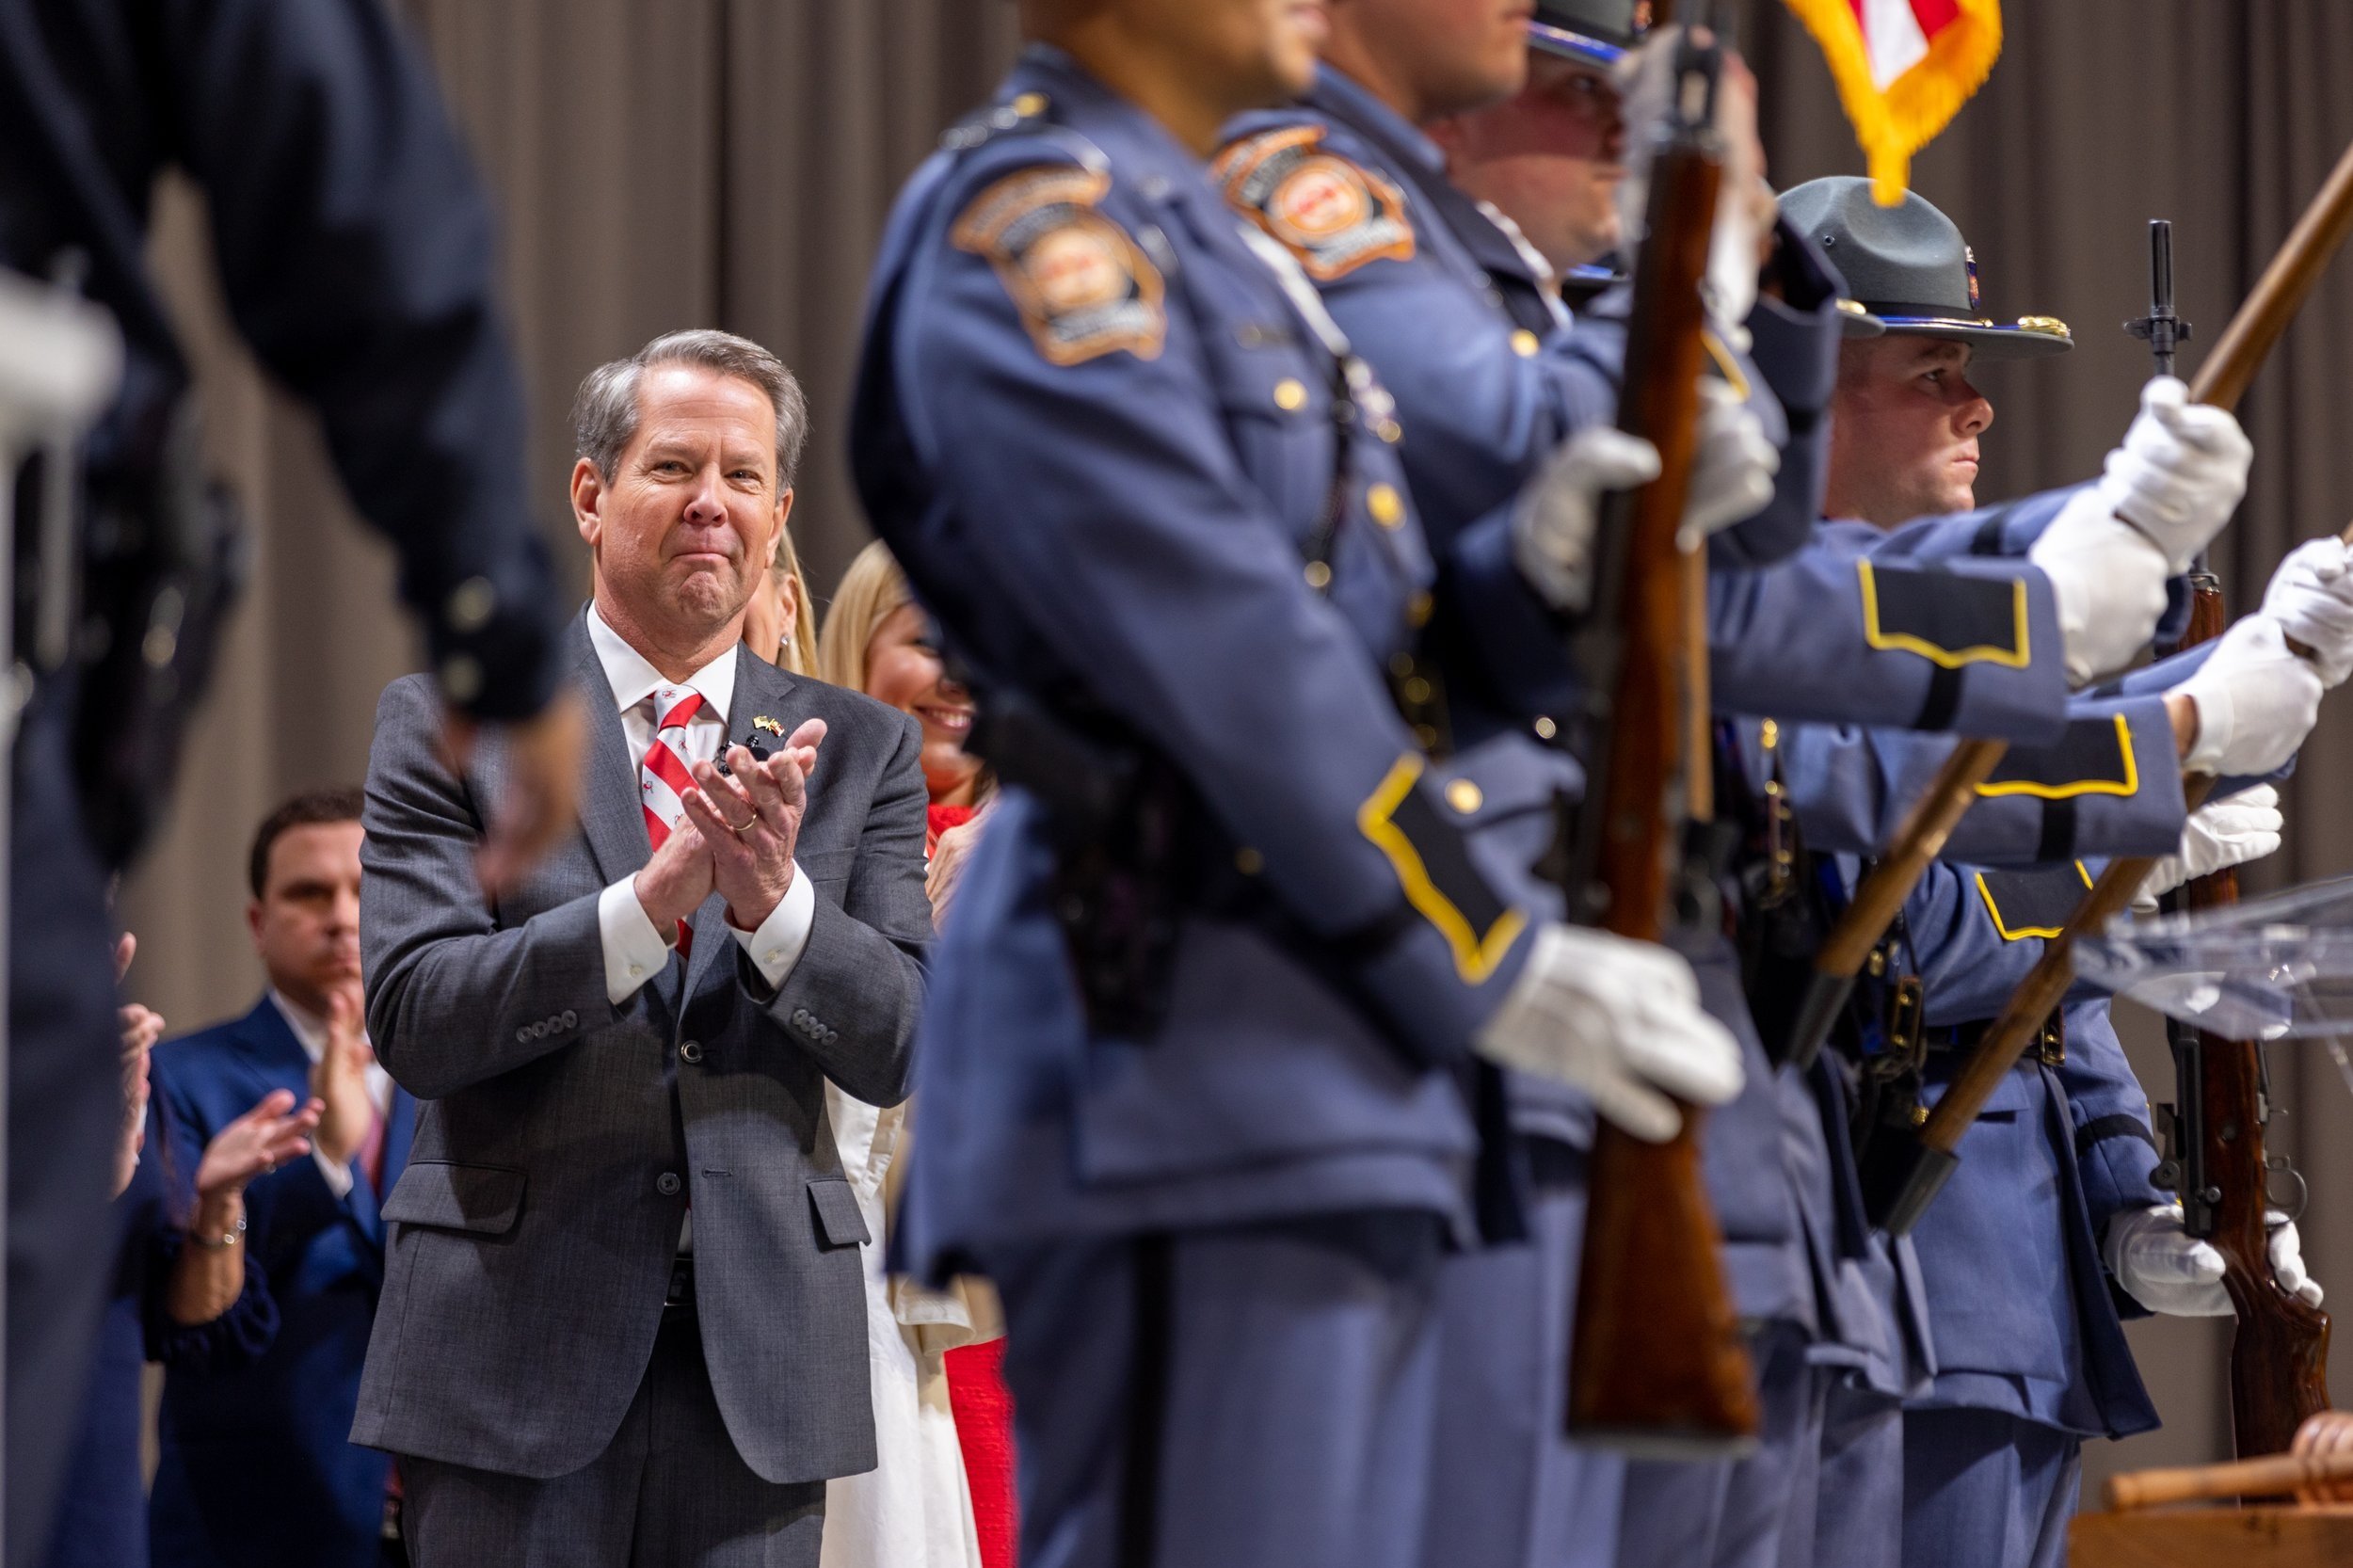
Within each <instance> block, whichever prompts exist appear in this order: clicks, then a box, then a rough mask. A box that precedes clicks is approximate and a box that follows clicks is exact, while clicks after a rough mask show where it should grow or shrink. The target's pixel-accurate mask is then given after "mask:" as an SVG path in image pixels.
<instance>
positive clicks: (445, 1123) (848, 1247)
mask: <svg viewBox="0 0 2353 1568" xmlns="http://www.w3.org/2000/svg"><path fill="white" fill-rule="evenodd" d="M571 637H572V651H573V661H574V666H575V679H576V680H578V681H579V682H580V683H581V686H582V688H583V689H584V691H585V692H586V693H588V694H589V702H588V707H589V710H590V712H591V713H592V714H593V715H594V719H593V724H592V730H591V737H590V743H589V754H588V758H587V760H586V762H585V764H584V768H585V776H584V778H583V780H582V785H581V829H582V831H581V832H580V834H579V835H578V836H576V837H575V838H573V839H572V840H570V841H569V842H568V843H567V844H565V845H563V846H561V847H560V848H558V849H557V850H556V851H555V852H554V854H552V856H550V857H549V858H548V859H547V860H546V861H545V862H544V863H543V864H542V865H541V866H540V867H539V869H538V870H537V871H536V872H534V873H533V875H532V876H531V878H530V880H529V881H528V882H527V883H525V884H524V886H522V887H521V888H520V889H518V890H517V891H515V892H514V893H512V894H510V895H509V896H507V897H505V898H503V899H501V900H500V901H499V902H498V903H497V904H496V906H495V907H491V908H488V909H486V908H485V907H484V906H483V898H482V894H481V891H480V889H479V888H478V887H477V885H476V884H475V881H474V876H473V869H472V861H473V855H474V850H475V847H476V845H477V844H478V843H479V842H480V840H481V838H482V834H483V809H482V803H483V802H485V801H487V800H494V799H496V798H498V796H499V786H500V783H501V773H502V771H503V770H502V759H501V758H500V757H499V756H498V755H497V753H496V752H495V750H494V749H493V748H491V747H489V746H485V747H484V748H483V749H482V755H481V756H480V757H479V759H478V760H477V762H476V763H475V765H474V766H472V768H471V769H470V770H469V772H468V775H467V776H465V777H463V778H459V777H456V776H452V775H451V773H450V771H449V770H448V768H447V767H446V766H445V765H444V764H443V763H442V761H441V760H440V752H439V749H438V733H439V726H440V710H439V707H438V704H437V702H436V699H435V696H434V693H433V689H432V687H431V685H430V684H429V683H428V682H427V680H425V678H424V677H422V676H410V677H408V678H406V679H404V680H396V681H394V682H393V683H392V685H391V686H390V687H389V688H387V689H386V691H385V693H384V698H383V701H382V703H381V705H380V706H379V707H378V709H377V711H376V740H375V744H374V745H373V747H372V748H371V750H370V753H369V758H368V785H367V814H366V827H367V843H366V849H365V852H364V856H363V859H364V864H365V869H366V876H365V879H364V881H363V884H362V895H361V904H360V934H361V943H362V947H363V950H364V961H365V968H366V978H367V997H368V1026H369V1030H370V1032H371V1033H372V1034H373V1035H374V1038H375V1042H376V1054H377V1055H378V1057H379V1058H380V1059H381V1060H382V1062H383V1064H384V1065H385V1067H386V1068H387V1069H388V1070H390V1072H391V1073H392V1077H393V1078H395V1079H396V1080H399V1081H400V1083H401V1084H402V1085H403V1086H404V1087H406V1088H407V1089H408V1090H409V1091H410V1092H411V1093H412V1094H414V1095H416V1096H418V1098H419V1099H420V1100H421V1101H423V1102H424V1103H423V1106H422V1113H421V1116H420V1120H419V1124H418V1128H417V1135H416V1146H415V1149H414V1151H413V1152H412V1153H411V1155H410V1156H409V1160H408V1170H407V1171H406V1172H405V1173H404V1174H403V1175H402V1176H401V1178H400V1181H399V1183H398V1184H397V1185H396V1186H395V1187H394V1188H393V1189H392V1192H391V1194H390V1195H389V1196H388V1197H387V1198H386V1199H385V1201H384V1207H383V1214H384V1218H385V1220H386V1221H388V1222H389V1223H390V1246H389V1252H388V1256H387V1258H386V1264H385V1281H384V1294H383V1301H382V1304H381V1305H380V1307H379V1308H378V1310H377V1312H376V1329H375V1336H374V1338H373V1340H372V1341H371V1342H370V1345H369V1348H368V1361H367V1370H366V1374H365V1376H364V1379H363V1381H362V1382H361V1384H360V1409H359V1416H358V1418H357V1419H356V1420H355V1421H354V1422H353V1425H352V1438H353V1440H354V1441H356V1442H360V1443H364V1444H369V1445H371V1446H373V1447H376V1448H389V1449H392V1451H393V1452H395V1453H407V1454H417V1455H421V1456H424V1457H425V1458H429V1459H438V1460H443V1461H447V1462H449V1463H451V1464H466V1465H472V1466H474V1467H476V1468H480V1469H488V1470H496V1471H501V1472H504V1473H507V1474H513V1475H522V1476H535V1477H543V1478H544V1477H552V1476H558V1475H562V1474H565V1473H567V1472H568V1471H571V1470H574V1469H577V1468H579V1467H580V1466H581V1465H583V1464H587V1463H588V1462H589V1461H590V1460H592V1459H594V1458H595V1457H596V1456H597V1455H598V1454H599V1453H600V1452H602V1451H603V1449H604V1447H605V1445H606V1444H607V1443H608V1442H609V1441H610V1440H611V1438H612V1436H613V1434H614V1432H616V1430H617V1429H618V1428H619V1426H620V1422H621V1417H622V1416H623V1415H624V1414H625V1413H626V1412H627V1410H628V1408H629V1404H630V1400H631V1399H632V1397H633V1396H634V1394H635V1393H636V1390H637V1385H638V1383H639V1380H640V1377H641V1374H642V1373H643V1372H644V1370H645V1368H646V1365H647V1362H648V1358H649V1356H650V1355H651V1352H652V1349H653V1342H654V1335H655V1331H656V1330H657V1328H658V1327H659V1326H660V1322H661V1319H662V1312H663V1305H662V1302H663V1296H664V1290H665V1288H666V1286H667V1283H668V1279H669V1269H670V1261H671V1257H672V1255H673V1254H674V1253H675V1252H676V1250H677V1244H678V1238H679V1227H680V1220H681V1219H682V1218H683V1217H684V1215H685V1213H686V1207H687V1200H688V1198H689V1197H690V1195H691V1197H692V1198H693V1200H694V1214H695V1263H696V1297H697V1300H698V1304H699V1310H700V1315H701V1326H702V1337H703V1354H704V1359H705V1361H706V1362H707V1363H708V1365H709V1367H710V1369H711V1380H712V1385H713V1387H714V1388H715V1389H716V1391H717V1394H718V1400H719V1408H720V1410H721V1412H722V1413H723V1414H724V1415H725V1416H726V1418H727V1425H728V1432H729V1434H730V1435H731V1436H732V1437H733V1438H734V1440H735V1445H736V1447H737V1448H738V1449H739V1450H740V1451H741V1452H742V1454H743V1456H744V1460H745V1462H746V1463H748V1464H750V1466H751V1467H752V1469H753V1470H754V1471H756V1472H757V1473H759V1474H760V1476H762V1477H763V1478H765V1479H766V1480H772V1481H807V1480H819V1479H821V1478H824V1477H830V1476H840V1475H850V1474H854V1473H856V1472H857V1471H860V1470H867V1469H872V1467H873V1465H874V1463H875V1456H874V1432H873V1411H872V1400H871V1396H870V1393H869V1382H868V1371H867V1351H866V1304H865V1289H864V1280H863V1277H862V1274H861V1272H860V1266H859V1258H858V1247H859V1244H860V1243H862V1242H864V1241H866V1240H868V1238H867V1232H866V1226H865V1224H864V1222H863V1221H862V1220H861V1219H860V1217H859V1214H858V1208H857V1204H856V1200H855V1198H854V1197H853V1195H852V1193H851V1191H850V1187H849V1184H848V1182H847V1181H845V1180H844V1179H843V1177H842V1175H841V1162H840V1157H839V1156H838V1155H837V1154H836V1152H835V1149H834V1142H833V1132H832V1129H831V1128H830V1127H829V1126H828V1124H827V1122H826V1118H825V1097H824V1080H826V1079H828V1078H830V1079H832V1080H833V1081H834V1082H836V1083H838V1084H840V1086H841V1087H842V1088H843V1089H845V1090H847V1091H848V1092H849V1093H850V1094H852V1095H854V1096H857V1097H858V1098H860V1099H863V1100H868V1101H871V1102H874V1103H878V1104H883V1105H889V1104H893V1103H896V1102H897V1101H898V1100H899V1099H900V1098H902V1097H903V1096H904V1095H905V1093H906V1085H907V1077H908V1056H909V1048H910V1042H911V1039H912V1035H913V1032H914V1025H915V1016H916V1012H917V1009H918V1007H919V1006H920V1002H921V1000H922V969H921V953H922V951H923V945H924V943H925V942H926V941H927V940H928V939H929V938H930V936H931V910H930V905H929V904H927V903H926V902H925V900H924V897H923V826H924V788H923V776H922V773H921V770H920V767H919V766H918V761H917V759H918V754H919V750H920V728H919V727H918V726H917V725H916V723H915V721H914V720H913V719H911V718H908V717H907V716H905V715H904V714H901V713H897V712H892V711H891V710H889V709H888V708H885V707H883V706H882V705H881V704H879V703H876V702H874V701H872V700H871V699H869V698H867V697H865V696H859V695H858V694H856V693H855V692H849V691H844V690H842V689H841V688H840V687H838V686H828V685H826V684H824V682H822V681H818V680H805V679H800V678H797V677H794V676H791V675H787V674H785V673H784V672H782V671H780V670H777V669H775V668H773V667H772V666H770V665H768V664H763V663H762V662H761V661H760V660H759V659H756V658H753V657H750V656H748V655H746V656H745V657H744V658H742V659H740V660H739V661H738V662H737V673H736V683H735V692H734V696H733V698H732V702H731V707H730V710H729V720H728V735H729V738H730V739H735V738H740V737H742V736H743V735H744V734H745V733H746V732H747V730H748V728H749V726H750V724H751V721H752V719H753V717H754V716H755V715H767V716H769V717H773V718H775V719H776V720H777V721H778V722H779V723H780V724H781V725H782V726H783V728H784V729H785V731H786V732H787V733H790V732H791V731H792V728H793V727H794V726H796V725H798V724H799V723H800V722H801V721H802V720H804V719H807V718H811V717H816V718H822V719H824V721H825V722H826V724H827V726H828V727H829V728H828V729H827V732H826V735H825V740H824V745H823V747H822V749H821V750H820V752H819V760H818V764H817V769H816V772H815V773H814V775H813V776H811V780H810V803H809V808H808V815H807V817H806V818H805V819H804V821H803V824H802V827H801V837H800V842H799V847H798V851H797V854H796V858H797V859H798V861H799V863H800V866H801V869H802V871H803V872H804V873H805V874H807V875H808V878H809V880H810V882H811V884H812V885H813V887H814V889H815V891H816V893H817V918H816V925H815V928H814V929H813V930H812V932H811V933H810V936H809V939H808V948H807V950H806V951H805V952H803V953H802V954H801V958H800V962H799V964H798V965H797V966H796V967H795V968H793V970H792V974H791V975H789V976H788V977H787V978H786V980H785V984H783V986H782V987H781V988H779V989H777V990H776V991H774V992H771V991H769V990H768V989H767V988H766V986H765V985H764V984H763V983H762V982H761V980H760V974H759V971H758V970H757V969H755V968H753V967H752V965H751V962H750V960H749V959H748V957H746V956H745V955H744V953H743V952H742V951H741V949H740V948H739V946H738V945H737V943H736V942H735V941H734V939H733V938H732V937H730V936H728V934H727V932H726V930H725V928H724V925H723V921H724V920H725V918H726V917H725V915H724V913H723V909H724V905H723V904H722V901H721V900H720V899H719V898H718V897H717V896H716V895H713V897H712V899H711V900H710V901H709V902H707V903H706V904H704V905H703V907H702V909H701V910H700V911H699V912H698V914H697V915H696V919H695V921H694V924H695V927H696V936H697V939H696V942H695V943H694V956H693V961H692V963H691V964H682V963H681V962H680V959H679V958H678V957H677V955H676V954H675V953H674V954H673V955H672V956H671V959H670V962H669V965H668V968H667V969H666V971H665V972H664V973H662V974H660V975H657V976H656V977H655V978H654V980H653V981H652V982H651V983H650V984H647V985H646V986H645V987H644V988H643V989H642V990H640V991H638V992H637V993H636V994H635V995H634V996H632V997H631V998H630V999H629V1000H628V1001H626V1002H625V1003H624V1004H623V1005H621V1006H620V1007H617V1008H616V1007H615V1006H613V1005H612V1003H611V1002H609V1001H608V1000H606V998H605V980H604V958H603V946H602V942H601V939H600V935H599V932H598V926H597V896H598V894H599V893H600V891H601V890H602V889H603V888H605V887H606V886H607V885H608V884H610V883H613V882H616V881H617V880H619V879H620V878H622V877H624V876H628V875H630V874H632V873H633V872H635V871H636V870H637V869H638V868H640V867H641V866H643V865H644V864H645V862H646V860H647V857H648V847H647V840H646V829H645V824H644V819H643V816H642V815H641V811H640V808H639V805H638V782H637V765H636V760H635V759H633V758H632V757H630V756H629V755H628V748H627V744H626V742H625V740H624V738H623V734H622V729H621V722H620V716H619V714H618V713H617V712H615V711H614V708H613V704H612V700H611V696H610V688H609V687H608V686H607V685H606V684H605V679H604V674H603V671H602V669H601V667H600V665H599V664H598V663H597V659H596V655H595V653H594V652H593V651H592V650H591V648H590V647H589V643H588V637H587V632H586V629H585V625H584V622H583V621H579V620H575V621H574V623H573V626H572V632H571Z"/></svg>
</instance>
